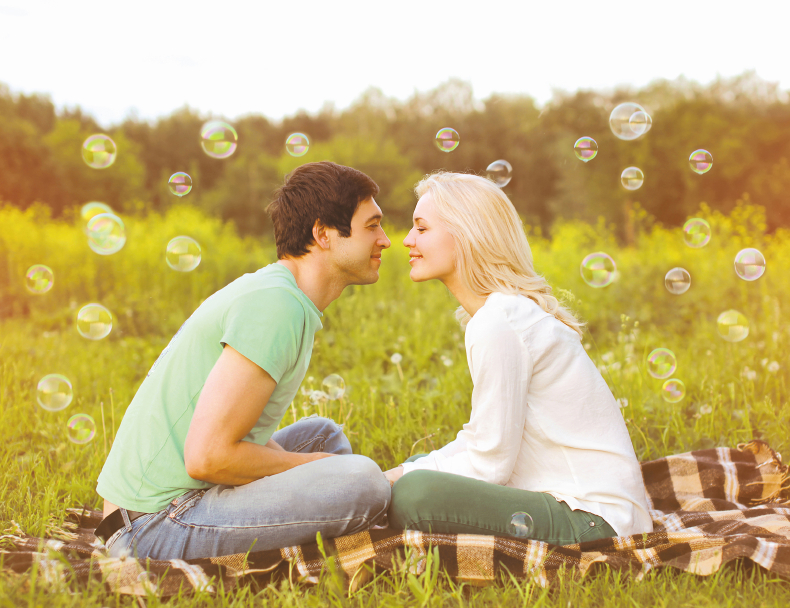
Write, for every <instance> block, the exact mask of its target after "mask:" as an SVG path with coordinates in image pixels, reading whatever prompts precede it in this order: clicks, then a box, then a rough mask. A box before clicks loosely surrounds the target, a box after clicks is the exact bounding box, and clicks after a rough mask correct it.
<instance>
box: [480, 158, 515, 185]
mask: <svg viewBox="0 0 790 608" xmlns="http://www.w3.org/2000/svg"><path fill="white" fill-rule="evenodd" d="M486 177H487V178H488V179H490V180H491V181H492V182H494V183H495V184H496V185H497V186H499V187H500V188H504V187H505V186H507V185H508V184H509V183H510V180H511V178H512V177H513V167H511V166H510V163H509V162H507V161H506V160H495V161H494V162H493V163H491V164H490V165H488V167H486Z"/></svg>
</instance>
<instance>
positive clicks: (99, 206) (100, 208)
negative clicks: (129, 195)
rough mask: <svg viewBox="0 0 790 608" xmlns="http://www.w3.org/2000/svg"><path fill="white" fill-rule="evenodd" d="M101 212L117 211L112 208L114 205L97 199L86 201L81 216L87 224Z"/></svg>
mask: <svg viewBox="0 0 790 608" xmlns="http://www.w3.org/2000/svg"><path fill="white" fill-rule="evenodd" d="M100 213H115V212H114V211H113V210H112V207H110V206H109V205H106V204H104V203H99V202H96V201H93V202H90V203H85V204H84V205H83V206H82V208H81V209H80V217H81V218H82V221H83V222H84V223H86V224H87V223H88V222H89V221H90V220H91V219H93V218H94V217H96V216H97V215H99V214H100Z"/></svg>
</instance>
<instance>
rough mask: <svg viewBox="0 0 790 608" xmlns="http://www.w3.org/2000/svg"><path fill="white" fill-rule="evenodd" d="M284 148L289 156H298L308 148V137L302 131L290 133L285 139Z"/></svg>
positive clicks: (302, 154) (303, 153)
mask: <svg viewBox="0 0 790 608" xmlns="http://www.w3.org/2000/svg"><path fill="white" fill-rule="evenodd" d="M285 149H286V150H287V151H288V154H290V155H291V156H295V157H297V158H299V157H300V156H304V155H305V154H307V151H308V150H309V149H310V139H309V138H308V137H307V135H305V134H304V133H291V134H290V135H289V136H288V137H287V138H286V139H285Z"/></svg>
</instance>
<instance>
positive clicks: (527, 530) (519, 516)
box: [508, 511, 535, 538]
mask: <svg viewBox="0 0 790 608" xmlns="http://www.w3.org/2000/svg"><path fill="white" fill-rule="evenodd" d="M534 531H535V524H534V522H533V521H532V516H531V515H530V514H529V513H524V512H523V511H518V512H517V513H513V515H511V516H510V524H509V525H508V532H509V533H510V535H511V536H515V537H516V538H532V534H533V533H534Z"/></svg>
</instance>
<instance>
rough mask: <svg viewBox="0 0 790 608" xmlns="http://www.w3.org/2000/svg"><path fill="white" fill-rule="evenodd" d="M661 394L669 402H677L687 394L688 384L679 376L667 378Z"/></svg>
mask: <svg viewBox="0 0 790 608" xmlns="http://www.w3.org/2000/svg"><path fill="white" fill-rule="evenodd" d="M661 396H662V397H663V398H664V401H667V402H668V403H677V402H678V401H680V400H681V399H683V397H685V396H686V385H685V384H683V381H682V380H678V379H677V378H672V379H671V380H667V381H666V382H664V384H663V386H662V387H661Z"/></svg>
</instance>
